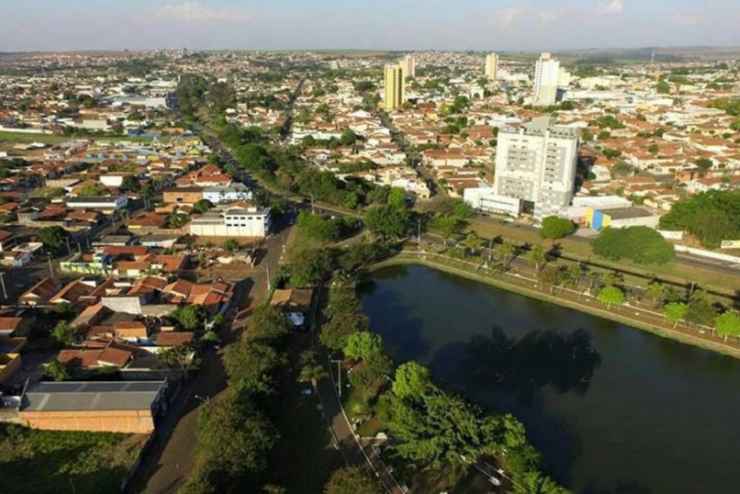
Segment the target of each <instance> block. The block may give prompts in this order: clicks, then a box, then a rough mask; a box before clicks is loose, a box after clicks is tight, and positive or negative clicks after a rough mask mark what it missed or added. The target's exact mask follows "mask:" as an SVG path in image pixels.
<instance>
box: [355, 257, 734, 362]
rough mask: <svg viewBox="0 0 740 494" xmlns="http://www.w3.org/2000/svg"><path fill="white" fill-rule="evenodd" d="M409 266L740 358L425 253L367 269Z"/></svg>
mask: <svg viewBox="0 0 740 494" xmlns="http://www.w3.org/2000/svg"><path fill="white" fill-rule="evenodd" d="M408 265H418V266H425V267H428V268H432V269H436V270H438V271H442V272H445V273H448V274H452V275H455V276H460V277H462V278H466V279H469V280H472V281H477V282H479V283H483V284H486V285H490V286H494V287H496V288H500V289H503V290H506V291H509V292H512V293H516V294H518V295H522V296H525V297H528V298H531V299H535V300H540V301H543V302H548V303H551V304H555V305H558V306H560V307H565V308H568V309H573V310H577V311H579V312H583V313H586V314H590V315H592V316H596V317H600V318H603V319H607V320H610V321H614V322H617V323H620V324H624V325H627V326H629V327H632V328H635V329H639V330H642V331H646V332H648V333H651V334H654V335H656V336H660V337H661V338H666V339H670V340H673V341H678V342H680V343H684V344H687V345H692V346H695V347H698V348H702V349H704V350H709V351H712V352H716V353H720V354H722V355H726V356H729V357H733V358H736V359H740V349H738V348H735V347H732V346H730V345H726V344H723V343H721V342H717V341H712V340H708V339H706V338H702V337H700V336H693V335H691V334H687V333H685V332H683V331H679V330H672V329H667V328H664V327H659V326H657V325H654V324H650V323H649V322H646V321H644V320H641V319H636V318H633V317H627V316H624V315H621V314H615V313H614V312H613V311H610V310H608V309H601V308H598V307H594V306H592V305H587V304H582V303H577V302H574V301H571V300H567V299H565V298H563V297H558V296H557V295H555V294H548V293H544V292H542V291H540V290H535V289H531V288H526V287H523V286H519V285H515V284H513V283H509V282H507V281H504V280H501V279H499V278H495V277H492V276H486V275H483V274H479V273H474V272H470V271H468V270H466V269H461V268H455V267H452V266H448V265H445V264H443V263H440V262H436V261H434V260H431V259H429V258H428V256H427V257H424V258H420V257H415V256H413V257H412V256H409V255H408V254H405V255H404V254H397V255H395V256H394V257H391V258H389V259H386V260H384V261H381V262H378V263H376V264H374V265H372V266H371V267H369V268H368V271H369V272H371V273H372V272H375V271H378V270H381V269H384V268H388V267H393V266H408Z"/></svg>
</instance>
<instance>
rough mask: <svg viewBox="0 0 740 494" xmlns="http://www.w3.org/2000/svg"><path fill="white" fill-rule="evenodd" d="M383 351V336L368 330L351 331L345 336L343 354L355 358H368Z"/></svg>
mask: <svg viewBox="0 0 740 494" xmlns="http://www.w3.org/2000/svg"><path fill="white" fill-rule="evenodd" d="M382 352H383V338H381V336H380V335H378V334H375V333H371V332H369V331H361V332H358V333H353V334H351V335H350V336H349V337H348V338H347V345H346V346H345V347H344V354H345V355H346V356H347V357H348V358H351V359H355V360H369V359H370V358H371V357H373V356H375V355H378V354H379V353H382Z"/></svg>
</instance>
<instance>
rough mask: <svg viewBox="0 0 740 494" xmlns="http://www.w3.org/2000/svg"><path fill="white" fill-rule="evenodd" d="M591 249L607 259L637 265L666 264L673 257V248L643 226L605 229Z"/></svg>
mask: <svg viewBox="0 0 740 494" xmlns="http://www.w3.org/2000/svg"><path fill="white" fill-rule="evenodd" d="M593 249H594V253H595V254H597V255H599V256H602V257H606V258H607V259H611V260H615V261H618V260H620V259H631V260H632V261H634V262H636V263H638V264H666V263H668V262H670V261H671V260H673V257H674V252H673V246H672V245H671V244H670V243H668V242H667V241H666V240H665V239H664V238H663V236H662V235H661V234H660V233H658V232H656V231H655V230H653V229H652V228H648V227H645V226H632V227H629V228H606V229H605V230H604V231H602V232H601V233H600V234H599V236H598V237H597V238H596V240H594V242H593Z"/></svg>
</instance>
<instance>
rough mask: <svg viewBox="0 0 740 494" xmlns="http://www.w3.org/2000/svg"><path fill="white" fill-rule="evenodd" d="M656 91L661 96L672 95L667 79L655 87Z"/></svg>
mask: <svg viewBox="0 0 740 494" xmlns="http://www.w3.org/2000/svg"><path fill="white" fill-rule="evenodd" d="M655 90H656V91H658V93H659V94H670V93H671V85H670V84H669V83H668V81H666V80H665V79H661V80H660V81H658V84H657V85H656V86H655Z"/></svg>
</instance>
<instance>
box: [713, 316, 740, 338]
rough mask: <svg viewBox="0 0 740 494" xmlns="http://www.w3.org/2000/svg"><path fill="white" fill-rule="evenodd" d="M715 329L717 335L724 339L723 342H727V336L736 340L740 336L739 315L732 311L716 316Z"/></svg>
mask: <svg viewBox="0 0 740 494" xmlns="http://www.w3.org/2000/svg"><path fill="white" fill-rule="evenodd" d="M715 328H716V329H717V333H718V334H719V335H720V336H723V337H724V339H725V341H727V337H729V336H732V337H735V338H737V337H738V336H740V314H738V313H737V312H734V311H727V312H725V313H724V314H722V315H720V316H717V319H716V320H715Z"/></svg>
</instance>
